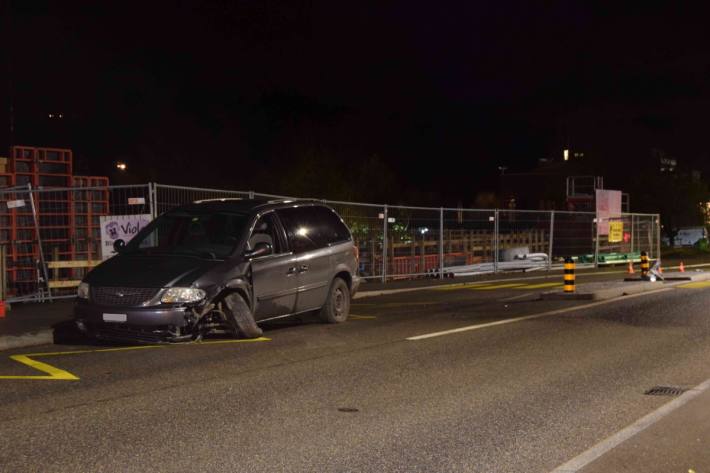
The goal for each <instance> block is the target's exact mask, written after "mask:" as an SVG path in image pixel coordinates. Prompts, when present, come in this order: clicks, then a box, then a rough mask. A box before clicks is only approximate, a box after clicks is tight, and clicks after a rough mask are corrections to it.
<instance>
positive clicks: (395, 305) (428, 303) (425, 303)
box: [353, 301, 439, 307]
mask: <svg viewBox="0 0 710 473" xmlns="http://www.w3.org/2000/svg"><path fill="white" fill-rule="evenodd" d="M432 304H439V302H438V301H428V302H385V303H382V304H371V303H367V304H362V303H360V304H357V303H356V304H353V305H354V306H355V305H357V306H363V305H369V306H373V305H376V306H377V307H401V306H406V305H432Z"/></svg>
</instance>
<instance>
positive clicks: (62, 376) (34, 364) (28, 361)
mask: <svg viewBox="0 0 710 473" xmlns="http://www.w3.org/2000/svg"><path fill="white" fill-rule="evenodd" d="M35 356H36V355H35ZM10 359H12V360H15V361H17V362H18V363H22V364H23V365H27V366H29V367H30V368H34V369H36V370H39V371H42V372H44V373H47V375H45V376H37V375H35V376H0V379H54V380H64V381H76V380H78V379H79V378H78V377H76V376H74V375H73V374H71V373H70V372H68V371H64V370H61V369H59V368H55V367H54V366H52V365H48V364H47V363H42V362H41V361H37V360H33V359H32V358H30V357H29V356H27V355H12V356H10Z"/></svg>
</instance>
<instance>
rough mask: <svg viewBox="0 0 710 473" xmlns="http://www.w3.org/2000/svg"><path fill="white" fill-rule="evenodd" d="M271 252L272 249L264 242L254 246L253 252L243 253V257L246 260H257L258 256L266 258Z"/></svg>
mask: <svg viewBox="0 0 710 473" xmlns="http://www.w3.org/2000/svg"><path fill="white" fill-rule="evenodd" d="M272 251H273V248H272V247H271V245H270V244H268V243H266V242H263V241H262V242H259V243H257V244H256V245H254V249H253V250H247V251H245V252H244V256H245V257H246V258H250V259H251V258H258V257H259V256H266V255H270V254H271V253H272Z"/></svg>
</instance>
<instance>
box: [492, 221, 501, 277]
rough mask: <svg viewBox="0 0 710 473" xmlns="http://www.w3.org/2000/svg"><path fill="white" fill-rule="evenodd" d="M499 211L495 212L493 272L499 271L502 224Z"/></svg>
mask: <svg viewBox="0 0 710 473" xmlns="http://www.w3.org/2000/svg"><path fill="white" fill-rule="evenodd" d="M498 217H499V212H498V209H496V210H495V213H494V214H493V272H494V273H497V272H498V257H499V256H498V242H499V241H500V226H499V225H498Z"/></svg>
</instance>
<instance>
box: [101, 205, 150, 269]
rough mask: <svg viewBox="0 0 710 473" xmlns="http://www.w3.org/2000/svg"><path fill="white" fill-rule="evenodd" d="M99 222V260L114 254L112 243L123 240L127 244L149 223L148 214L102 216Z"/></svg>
mask: <svg viewBox="0 0 710 473" xmlns="http://www.w3.org/2000/svg"><path fill="white" fill-rule="evenodd" d="M100 221H101V259H108V258H110V257H112V256H113V255H115V254H116V252H115V251H114V249H113V243H114V242H115V241H116V240H119V239H121V240H123V241H125V242H126V243H128V242H129V241H130V240H131V238H133V237H134V236H135V235H136V233H138V231H139V230H140V229H141V228H143V227H145V226H146V225H148V224H149V223H150V221H151V217H150V214H141V215H102V216H101V217H100Z"/></svg>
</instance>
